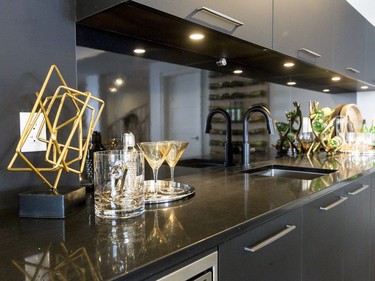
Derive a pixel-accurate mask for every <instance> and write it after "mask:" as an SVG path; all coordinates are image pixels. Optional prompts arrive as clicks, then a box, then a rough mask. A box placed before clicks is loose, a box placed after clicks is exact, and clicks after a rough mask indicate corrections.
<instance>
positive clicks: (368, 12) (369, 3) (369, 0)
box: [346, 0, 375, 26]
mask: <svg viewBox="0 0 375 281" xmlns="http://www.w3.org/2000/svg"><path fill="white" fill-rule="evenodd" d="M346 1H347V2H348V3H349V4H350V5H352V6H353V7H354V8H355V9H356V10H357V11H358V12H359V13H361V14H362V16H364V17H365V18H366V19H367V20H368V21H369V22H370V23H371V24H372V25H373V26H375V12H374V11H375V2H374V0H346Z"/></svg>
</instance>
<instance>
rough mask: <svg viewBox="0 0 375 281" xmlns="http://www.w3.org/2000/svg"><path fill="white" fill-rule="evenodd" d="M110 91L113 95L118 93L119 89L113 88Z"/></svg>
mask: <svg viewBox="0 0 375 281" xmlns="http://www.w3.org/2000/svg"><path fill="white" fill-rule="evenodd" d="M109 91H110V92H111V93H116V92H117V88H115V87H111V88H109Z"/></svg>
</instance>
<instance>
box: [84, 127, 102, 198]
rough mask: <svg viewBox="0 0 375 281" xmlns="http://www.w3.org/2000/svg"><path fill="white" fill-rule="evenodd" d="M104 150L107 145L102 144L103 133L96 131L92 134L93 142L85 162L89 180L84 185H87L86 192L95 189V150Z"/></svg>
mask: <svg viewBox="0 0 375 281" xmlns="http://www.w3.org/2000/svg"><path fill="white" fill-rule="evenodd" d="M103 150H105V147H104V146H103V144H102V135H101V133H100V132H98V131H94V132H93V133H92V135H91V144H90V146H89V149H88V151H87V156H86V163H85V168H86V174H87V181H86V182H85V183H84V186H86V192H93V191H94V152H96V151H103Z"/></svg>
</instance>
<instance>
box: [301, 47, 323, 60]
mask: <svg viewBox="0 0 375 281" xmlns="http://www.w3.org/2000/svg"><path fill="white" fill-rule="evenodd" d="M298 52H304V53H306V54H308V55H311V56H313V57H315V58H320V57H321V55H319V54H318V53H315V52H313V51H311V50H309V49H306V48H301V49H298Z"/></svg>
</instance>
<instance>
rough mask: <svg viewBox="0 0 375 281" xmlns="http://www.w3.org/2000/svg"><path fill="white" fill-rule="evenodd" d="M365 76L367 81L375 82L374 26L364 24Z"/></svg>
mask: <svg viewBox="0 0 375 281" xmlns="http://www.w3.org/2000/svg"><path fill="white" fill-rule="evenodd" d="M366 37H367V42H366V43H367V44H366V77H365V80H366V82H368V83H371V84H375V27H374V26H373V25H372V24H370V23H367V24H366Z"/></svg>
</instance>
